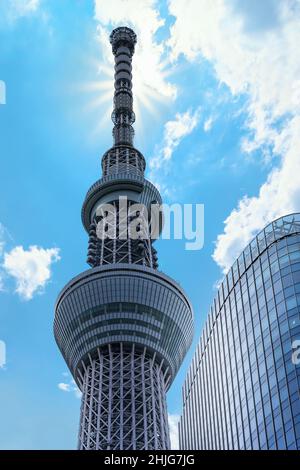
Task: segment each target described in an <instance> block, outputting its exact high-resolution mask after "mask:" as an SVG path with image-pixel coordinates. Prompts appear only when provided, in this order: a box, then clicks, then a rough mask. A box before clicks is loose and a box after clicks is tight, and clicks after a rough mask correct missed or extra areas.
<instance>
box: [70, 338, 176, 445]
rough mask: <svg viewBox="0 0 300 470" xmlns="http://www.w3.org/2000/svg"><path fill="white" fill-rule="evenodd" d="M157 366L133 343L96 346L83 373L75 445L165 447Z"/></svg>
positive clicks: (161, 378)
mask: <svg viewBox="0 0 300 470" xmlns="http://www.w3.org/2000/svg"><path fill="white" fill-rule="evenodd" d="M162 366H163V361H161V362H159V361H157V359H156V355H155V353H152V352H150V351H148V350H147V348H144V349H142V348H138V347H136V346H135V344H132V345H128V344H123V343H115V344H109V345H108V346H105V347H103V348H98V349H97V357H96V358H95V359H92V360H91V362H90V364H89V365H88V366H87V368H86V371H85V374H84V383H83V397H82V404H81V416H80V431H79V443H78V448H79V449H80V450H116V449H119V450H145V449H148V450H154V449H157V450H161V449H169V448H170V442H169V430H168V417H167V405H166V373H164V372H163V367H162Z"/></svg>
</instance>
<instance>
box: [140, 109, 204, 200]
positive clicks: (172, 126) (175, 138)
mask: <svg viewBox="0 0 300 470" xmlns="http://www.w3.org/2000/svg"><path fill="white" fill-rule="evenodd" d="M199 115H200V108H197V109H196V110H195V111H194V112H192V111H191V110H187V111H186V112H184V113H177V114H176V115H175V119H174V120H172V121H168V122H166V124H165V126H164V136H163V141H162V143H161V144H160V146H158V147H157V148H156V149H155V156H154V157H152V158H150V161H149V168H150V179H151V181H152V182H153V183H154V184H155V185H156V186H157V187H158V188H160V189H162V190H163V191H164V192H167V191H166V190H165V188H162V184H161V182H160V180H161V176H162V173H161V171H160V170H161V169H162V167H164V166H165V165H166V164H168V162H169V161H170V160H171V158H172V156H173V152H174V150H175V149H176V148H177V147H178V146H179V144H180V143H181V141H182V139H183V138H184V137H186V136H187V135H189V134H191V133H192V132H193V130H194V129H195V127H196V126H197V124H198V122H199Z"/></svg>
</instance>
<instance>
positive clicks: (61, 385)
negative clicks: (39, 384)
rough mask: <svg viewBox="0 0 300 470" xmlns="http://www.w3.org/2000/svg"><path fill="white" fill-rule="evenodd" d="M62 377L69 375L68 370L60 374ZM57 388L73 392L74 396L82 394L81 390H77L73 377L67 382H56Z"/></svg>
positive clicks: (78, 396) (77, 396)
mask: <svg viewBox="0 0 300 470" xmlns="http://www.w3.org/2000/svg"><path fill="white" fill-rule="evenodd" d="M62 375H63V376H64V377H68V376H69V373H68V372H64V373H63V374H62ZM57 386H58V388H59V389H60V390H62V391H63V392H73V393H74V394H75V397H76V398H81V396H82V393H81V391H80V390H79V388H78V386H77V384H76V382H75V380H74V379H71V380H70V381H69V382H68V383H66V382H60V383H59V384H57Z"/></svg>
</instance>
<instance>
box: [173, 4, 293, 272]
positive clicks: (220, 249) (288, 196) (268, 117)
mask: <svg viewBox="0 0 300 470" xmlns="http://www.w3.org/2000/svg"><path fill="white" fill-rule="evenodd" d="M169 11H170V13H171V14H172V15H173V16H174V17H175V23H174V25H173V26H172V27H171V38H170V41H169V45H170V46H171V48H172V55H173V58H174V59H176V58H177V57H178V56H179V54H184V55H185V57H186V58H187V60H189V61H197V59H198V57H200V56H202V57H205V58H206V59H207V60H209V61H211V62H212V63H213V65H214V67H215V71H216V75H217V77H218V78H219V80H220V82H222V83H225V84H226V85H227V86H228V87H229V89H230V90H231V93H232V95H239V94H242V93H243V94H247V95H248V98H249V101H248V117H249V119H248V129H249V138H248V139H247V140H246V141H245V140H244V141H243V145H242V149H243V150H244V151H248V152H250V151H253V150H257V149H259V150H260V151H261V155H262V157H264V154H265V152H264V150H266V149H268V152H271V155H278V156H279V157H280V163H279V165H278V166H275V163H274V167H273V169H272V171H271V173H270V174H269V176H268V178H267V180H266V181H265V183H264V184H263V185H262V186H261V188H260V189H259V191H258V194H257V195H256V196H254V197H248V196H247V195H246V196H245V197H244V198H243V199H242V200H241V201H239V202H238V204H237V207H236V208H235V209H234V210H233V211H232V212H231V214H230V215H229V216H228V217H227V219H226V220H225V227H224V233H223V234H221V235H220V236H219V237H218V240H217V244H216V249H215V252H214V259H215V261H216V262H217V263H218V264H219V265H220V266H221V267H222V269H223V270H226V269H228V267H229V266H230V265H231V263H232V262H233V260H234V259H235V258H236V257H237V256H238V254H239V252H240V251H241V250H242V249H243V248H244V246H245V244H246V243H247V242H248V241H249V240H250V239H251V238H252V237H253V236H254V234H255V233H256V232H257V231H258V230H260V229H261V228H262V227H263V226H264V225H266V224H267V223H268V222H270V221H271V220H272V219H274V218H276V217H279V216H281V215H283V214H285V213H288V212H291V211H296V210H299V207H300V189H299V188H300V158H299V151H298V149H299V147H300V91H299V90H300V82H299V76H300V56H299V54H298V50H297V48H296V47H295V44H298V43H299V42H300V3H299V1H294V0H287V1H286V2H278V1H277V0H267V1H265V2H261V1H260V0H251V2H238V1H237V0H234V1H233V2H226V1H225V0H216V1H214V2H212V1H211V0H190V1H189V7H188V8H186V5H185V4H184V2H182V1H180V0H170V2H169ZM187 24H188V25H189V27H188V28H187V27H186V25H187ZM279 121H280V122H281V125H278V122H279Z"/></svg>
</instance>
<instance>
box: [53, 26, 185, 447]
mask: <svg viewBox="0 0 300 470" xmlns="http://www.w3.org/2000/svg"><path fill="white" fill-rule="evenodd" d="M110 42H111V44H112V51H113V54H114V56H115V93H114V110H113V113H112V121H113V123H114V128H113V138H114V145H113V147H112V148H111V149H109V150H108V151H107V152H106V153H105V154H104V155H103V158H102V172H103V176H102V178H101V179H100V180H98V181H97V182H96V183H95V184H94V185H93V186H92V187H91V188H90V189H89V191H88V193H87V195H86V198H85V200H84V203H83V207H82V222H83V225H84V227H85V229H86V231H87V232H88V235H89V246H88V259H87V261H88V263H89V264H90V266H91V269H89V270H87V271H85V272H83V273H82V274H80V275H79V276H77V277H75V278H74V279H72V280H71V281H70V282H69V283H68V284H67V285H66V286H65V287H64V289H63V290H62V291H61V293H60V294H59V296H58V299H57V302H56V307H55V321H54V334H55V338H56V341H57V344H58V346H59V348H60V350H61V353H62V355H63V357H64V358H65V360H66V363H67V365H68V367H69V369H70V371H71V373H72V375H73V377H74V379H75V381H76V383H77V384H78V386H79V388H80V389H81V391H82V405H81V416H80V429H79V444H78V447H79V449H97V450H107V449H111V450H116V449H120V450H135V449H148V450H151V449H168V448H169V447H170V440H169V430H168V420H167V405H166V392H167V390H168V388H169V387H170V385H171V383H172V381H173V379H174V377H175V375H176V373H177V371H178V369H179V367H180V365H181V363H182V360H183V358H184V356H185V354H186V352H187V350H188V348H189V346H190V344H191V341H192V336H193V313H192V308H191V305H190V302H189V300H188V298H187V296H186V295H185V293H184V292H183V290H182V289H181V287H180V286H179V285H178V284H177V283H176V282H175V281H173V280H172V279H171V278H169V277H168V276H166V275H165V274H163V273H161V272H159V271H158V270H157V268H158V259H157V253H156V250H155V248H154V247H153V242H154V241H155V240H153V239H152V238H151V235H150V233H151V227H153V226H158V227H160V229H161V220H160V218H159V216H157V218H156V219H155V220H154V218H153V217H154V216H153V217H152V219H151V218H149V216H148V213H149V212H150V206H151V204H158V205H160V204H161V202H162V201H161V196H160V194H159V191H158V190H157V189H156V188H155V187H154V186H153V185H152V184H151V183H150V182H149V181H147V180H146V179H145V178H144V170H145V166H146V164H145V158H144V157H143V155H142V154H141V152H139V151H138V150H137V149H135V148H134V146H133V135H134V131H133V127H132V124H133V123H134V120H135V115H134V112H133V106H132V102H133V98H132V73H131V72H132V66H131V61H132V56H133V53H134V47H135V44H136V35H135V33H134V32H133V31H132V30H131V29H129V28H127V27H120V28H117V29H115V30H114V31H113V32H112V33H111V36H110ZM121 198H126V199H125V200H126V209H127V210H126V211H125V215H124V212H123V211H122V207H121V204H120V200H121ZM108 203H109V204H110V207H111V211H112V217H111V219H110V220H111V227H110V228H111V229H112V230H113V231H114V235H115V236H114V237H112V238H109V237H105V236H104V235H105V234H104V233H101V230H102V231H105V230H107V226H106V225H105V224H103V227H102V229H101V228H100V229H99V222H101V218H103V217H104V216H105V217H106V218H107V216H108V215H109V214H108V211H107V210H105V211H104V209H103V207H107V204H108ZM137 203H138V204H140V205H142V206H143V207H145V209H147V210H145V213H143V210H141V211H138V212H137V211H136V210H135V206H134V205H135V204H137ZM124 217H125V219H126V220H125V221H126V222H130V221H132V220H134V219H138V221H139V222H140V226H141V227H145V226H146V228H147V230H141V233H140V236H139V237H133V236H131V233H130V228H129V227H130V224H129V223H126V224H124V223H123V222H124ZM124 227H125V228H124ZM124 230H125V231H126V233H125V235H126V236H124Z"/></svg>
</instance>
